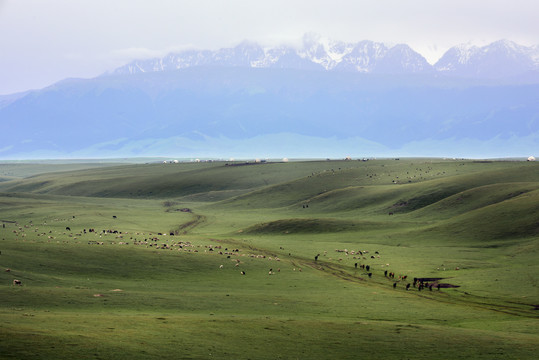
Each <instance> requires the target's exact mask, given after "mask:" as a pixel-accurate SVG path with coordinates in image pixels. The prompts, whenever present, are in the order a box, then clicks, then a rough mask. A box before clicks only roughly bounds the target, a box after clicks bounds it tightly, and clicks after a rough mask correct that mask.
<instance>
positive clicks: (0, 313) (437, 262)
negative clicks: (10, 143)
mask: <svg viewBox="0 0 539 360" xmlns="http://www.w3.org/2000/svg"><path fill="white" fill-rule="evenodd" d="M36 166H39V168H34V169H31V168H27V169H25V170H24V171H25V172H27V175H26V176H25V175H22V173H19V175H17V176H16V177H15V178H11V180H10V179H7V181H3V182H0V223H1V224H2V225H1V227H0V270H2V271H1V272H0V292H1V294H2V302H1V305H0V358H2V359H3V358H6V359H8V358H17V359H35V358H43V359H49V358H50V359H73V358H107V359H116V358H118V359H119V358H130V359H131V358H132V359H137V358H140V359H148V358H160V359H163V358H165V359H168V358H170V359H177V358H186V359H187V358H188V359H207V358H222V359H228V358H237V359H247V358H253V359H254V358H256V359H278V358H284V359H295V358H301V359H304V358H309V359H330V358H331V359H334V358H339V359H348V358H350V359H352V358H356V357H357V356H358V354H361V355H362V356H364V357H367V358H372V359H402V358H410V359H422V358H424V359H431V358H432V357H439V358H443V359H461V358H474V359H492V358H500V359H533V358H535V353H536V348H537V343H539V325H538V324H539V323H538V321H537V320H538V315H539V314H538V312H537V311H538V310H537V309H539V283H538V282H537V279H536V277H537V274H538V273H539V263H538V262H537V259H538V258H539V220H538V219H539V166H538V164H536V163H531V162H530V163H526V162H509V161H500V162H495V161H489V162H475V161H464V160H441V159H440V160H439V159H401V160H369V161H304V162H288V163H248V164H247V163H237V162H236V163H224V162H212V163H209V162H208V163H180V164H136V165H121V166H106V167H105V166H103V167H97V166H96V167H92V168H87V169H72V170H68V169H64V170H68V171H61V172H46V167H45V166H43V165H42V164H40V165H36ZM367 266H368V267H369V268H368V270H367ZM8 270H9V271H8ZM242 272H243V273H244V274H242ZM391 274H394V277H392V276H391ZM414 278H419V279H424V282H426V283H427V284H428V285H426V286H425V287H424V288H422V289H421V290H419V288H418V284H419V283H418V282H416V283H415V284H414V281H413V280H414ZM15 279H16V280H20V281H21V282H22V285H21V286H19V285H14V284H13V280H15ZM438 284H440V289H438ZM407 285H408V286H409V288H408V289H407V288H406V286H407ZM429 285H432V290H431V289H429Z"/></svg>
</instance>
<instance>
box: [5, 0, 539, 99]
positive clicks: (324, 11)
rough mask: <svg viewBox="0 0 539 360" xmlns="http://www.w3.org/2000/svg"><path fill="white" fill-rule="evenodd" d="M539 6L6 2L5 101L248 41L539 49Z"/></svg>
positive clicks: (403, 1) (424, 49)
mask: <svg viewBox="0 0 539 360" xmlns="http://www.w3.org/2000/svg"><path fill="white" fill-rule="evenodd" d="M538 14H539V1H537V0H512V1H507V0H371V1H361V0H270V1H268V0H222V1H221V0H193V1H187V0H177V1H174V0H153V1H141V0H46V1H45V0H0V49H1V53H0V54H1V55H0V94H9V93H14V92H18V91H24V90H28V89H37V88H42V87H45V86H47V85H50V84H52V83H54V82H56V81H59V80H61V79H64V78H67V77H84V78H86V77H94V76H97V75H99V74H101V73H104V72H105V71H107V70H112V69H114V68H116V67H118V66H121V65H123V64H125V63H127V62H129V61H131V60H133V59H136V58H148V57H155V56H162V55H165V54H166V53H168V52H171V51H177V50H180V49H184V48H193V47H194V48H200V49H217V48H221V47H231V46H235V45H236V44H238V43H239V42H241V41H242V40H254V41H258V42H260V43H261V44H263V45H274V44H278V43H283V42H287V43H298V42H299V41H300V40H301V38H302V36H303V35H304V34H305V33H308V32H315V33H318V34H320V35H322V36H324V37H329V38H331V39H335V40H343V41H348V42H357V41H361V40H373V41H381V42H388V43H407V44H408V45H410V46H411V47H412V48H413V49H414V50H416V51H418V52H419V53H421V54H422V55H423V56H425V57H426V58H427V60H428V61H430V62H431V63H433V62H435V61H436V60H437V59H438V58H439V57H440V56H441V55H442V54H443V52H445V51H446V50H447V49H448V48H449V47H451V46H454V45H458V44H461V43H472V44H476V45H486V44H488V43H490V42H493V41H496V40H499V39H509V40H513V41H515V42H517V43H519V44H522V45H536V44H539V21H537V15H538Z"/></svg>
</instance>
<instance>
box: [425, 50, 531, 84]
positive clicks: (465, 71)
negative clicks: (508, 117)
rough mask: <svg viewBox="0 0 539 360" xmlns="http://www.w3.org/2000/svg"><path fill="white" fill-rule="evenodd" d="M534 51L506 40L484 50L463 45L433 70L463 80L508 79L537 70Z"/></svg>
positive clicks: (441, 59) (450, 53)
mask: <svg viewBox="0 0 539 360" xmlns="http://www.w3.org/2000/svg"><path fill="white" fill-rule="evenodd" d="M536 49H537V47H526V46H522V45H519V44H516V43H514V42H512V41H509V40H499V41H496V42H493V43H492V44H489V45H486V46H483V47H478V46H472V45H469V44H462V45H458V46H455V47H452V48H451V49H449V50H448V51H447V52H446V53H445V54H444V55H443V56H442V57H441V58H440V60H438V62H437V63H436V64H435V65H434V68H435V69H436V70H437V71H440V72H443V73H447V74H451V75H457V76H462V77H475V78H490V79H495V78H504V77H511V76H516V75H519V74H525V73H528V72H531V71H536V70H539V66H538V65H539V62H538V61H537V58H538V56H537V50H536Z"/></svg>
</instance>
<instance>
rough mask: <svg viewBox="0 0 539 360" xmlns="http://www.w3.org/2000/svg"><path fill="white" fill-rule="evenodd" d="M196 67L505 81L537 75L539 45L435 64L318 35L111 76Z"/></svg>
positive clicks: (174, 58)
mask: <svg viewBox="0 0 539 360" xmlns="http://www.w3.org/2000/svg"><path fill="white" fill-rule="evenodd" d="M195 66H221V67H250V68H286V69H301V70H326V71H342V72H358V73H371V74H432V73H439V74H445V75H450V76H457V77H467V78H486V79H495V78H507V77H514V76H519V75H525V74H527V73H531V72H539V46H537V45H536V46H532V47H527V46H522V45H518V44H516V43H514V42H512V41H508V40H500V41H497V42H494V43H492V44H489V45H487V46H483V47H478V46H472V45H458V46H455V47H452V48H451V49H449V50H448V51H447V52H446V53H445V54H444V55H443V56H442V57H441V58H440V60H439V61H438V62H437V63H435V64H434V65H431V64H429V63H428V62H427V60H426V59H425V58H424V57H423V56H422V55H421V54H419V53H417V52H416V51H414V50H413V49H412V48H411V47H410V46H408V45H406V44H397V45H386V44H384V43H378V42H373V41H368V40H364V41H360V42H357V43H346V42H342V41H334V40H329V39H327V38H323V37H321V36H318V35H313V34H309V35H306V36H304V38H303V44H302V46H301V47H300V48H294V47H291V46H284V45H283V46H277V47H273V48H264V47H262V46H261V45H259V44H257V43H255V42H248V41H244V42H242V43H240V44H239V45H237V46H236V47H234V48H222V49H219V50H215V51H210V50H185V51H181V52H178V53H171V54H168V55H167V56H165V57H163V58H154V59H147V60H135V61H133V62H131V63H129V64H127V65H124V66H122V67H120V68H117V69H116V70H114V71H113V72H112V73H111V74H114V75H121V74H135V73H148V72H156V71H170V70H178V69H185V68H190V67H195Z"/></svg>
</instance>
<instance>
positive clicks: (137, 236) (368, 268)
mask: <svg viewBox="0 0 539 360" xmlns="http://www.w3.org/2000/svg"><path fill="white" fill-rule="evenodd" d="M73 218H75V217H74V216H73ZM114 218H116V216H114ZM55 221H61V220H60V219H55ZM9 225H10V224H8V228H9V227H10V226H9ZM13 226H14V227H15V229H14V230H9V231H10V232H12V233H13V234H15V239H16V240H21V241H34V242H35V241H37V238H38V237H44V236H46V237H47V241H48V242H49V243H50V242H53V241H54V240H56V243H60V240H58V239H57V238H61V239H63V240H62V243H73V242H75V243H77V244H81V243H83V242H82V241H84V243H86V244H88V245H100V246H104V245H124V246H125V245H133V246H145V247H147V248H152V249H155V250H177V251H183V252H190V253H199V252H204V253H207V254H216V255H219V256H226V258H227V259H230V260H231V261H232V263H233V265H234V267H235V268H238V267H240V266H242V267H246V264H245V261H242V257H243V258H252V259H266V260H271V261H281V259H280V258H279V256H278V255H276V254H271V255H269V254H267V253H258V254H254V253H252V252H246V251H243V250H241V249H239V248H234V249H229V248H227V247H225V248H224V249H223V246H222V245H221V244H219V241H218V240H212V241H213V242H217V244H208V245H195V244H193V243H191V242H189V241H182V240H180V239H179V236H174V234H175V232H174V231H165V232H156V233H151V232H148V233H144V232H127V231H119V230H116V229H102V230H101V231H96V229H95V228H89V229H86V228H84V229H82V231H80V232H72V231H71V226H65V232H61V231H53V229H55V228H57V227H54V228H51V229H49V231H48V232H47V231H40V230H39V227H38V226H36V225H34V224H33V223H32V222H30V223H29V224H27V225H24V226H20V225H19V224H18V223H16V222H13ZM40 226H47V223H46V222H43V223H42V224H41V225H40ZM2 229H6V224H5V223H4V224H3V227H2ZM30 234H32V235H30ZM31 236H35V238H34V240H30V239H29V238H30V237H31ZM88 236H92V238H88ZM279 249H280V250H282V251H283V252H284V247H282V246H281V247H280V248H279ZM335 252H336V253H337V254H340V255H341V254H344V255H345V257H348V258H352V259H354V261H355V262H354V265H353V270H354V272H353V275H352V276H355V277H358V278H361V276H366V277H368V278H369V279H372V278H373V277H376V275H375V274H376V273H377V272H378V271H375V270H376V269H375V268H374V267H373V266H375V267H376V268H378V266H380V267H381V268H385V269H384V270H383V275H384V277H380V278H379V279H387V280H388V281H389V282H390V284H391V286H392V287H393V288H394V289H396V288H397V287H398V284H399V283H402V284H403V285H404V288H405V289H406V290H409V289H410V288H411V287H413V288H415V289H417V290H418V291H422V290H424V289H428V290H429V291H432V289H433V287H434V288H436V289H437V290H440V289H441V288H445V287H457V286H454V285H450V284H442V283H440V282H439V281H440V280H442V278H417V277H416V278H414V280H413V282H412V283H410V282H408V281H407V278H408V276H407V275H398V276H396V274H395V272H392V271H391V272H390V271H388V270H387V267H388V266H389V264H387V263H386V264H380V262H381V261H382V260H381V255H380V253H379V252H378V251H375V252H374V254H373V255H370V253H369V250H348V249H335ZM0 254H1V252H0ZM288 255H289V256H292V255H291V254H290V253H288ZM341 256H342V255H341ZM335 260H336V261H338V262H341V261H343V258H342V257H338V258H336V259H333V258H332V257H329V256H328V251H327V250H326V251H323V255H322V252H321V253H318V254H316V255H315V256H314V263H308V262H307V263H304V265H307V266H310V267H312V268H314V269H322V268H323V267H320V266H317V265H322V264H324V262H328V263H332V262H333V261H335ZM362 260H370V261H372V262H374V264H365V263H362ZM291 264H292V266H295V264H294V261H292V262H291ZM219 268H220V269H224V268H225V265H223V264H221V265H220V266H219ZM457 269H458V268H457ZM293 270H294V271H296V267H294V268H293ZM358 270H362V272H361V273H359V274H358ZM5 271H6V272H11V271H12V270H11V269H6V270H5ZM280 271H281V269H280V268H279V269H278V270H277V272H280ZM299 271H300V272H301V268H299ZM240 274H241V275H246V272H245V269H241V268H240ZM268 274H269V275H274V274H275V272H274V271H273V268H270V270H269V272H268ZM13 276H15V273H13ZM18 276H22V275H21V274H19V275H18ZM12 284H13V286H22V281H21V280H19V279H13V282H12Z"/></svg>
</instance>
